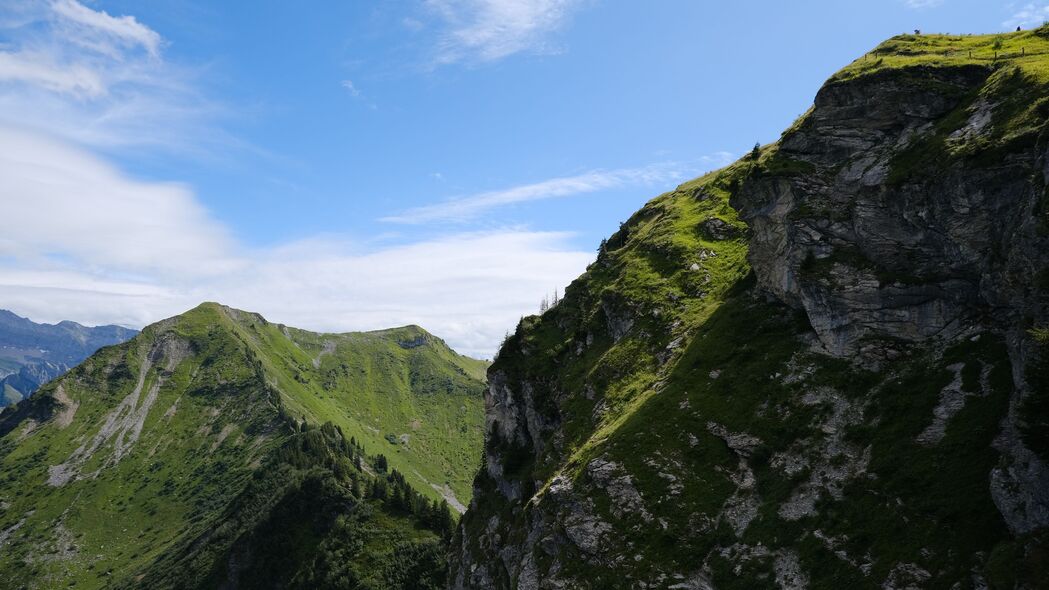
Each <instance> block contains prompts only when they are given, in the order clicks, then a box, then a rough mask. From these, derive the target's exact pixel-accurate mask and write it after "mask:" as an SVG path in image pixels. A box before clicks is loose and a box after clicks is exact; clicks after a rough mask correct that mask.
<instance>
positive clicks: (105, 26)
mask: <svg viewBox="0 0 1049 590" xmlns="http://www.w3.org/2000/svg"><path fill="white" fill-rule="evenodd" d="M51 9H52V10H53V11H54V13H55V15H57V16H59V17H61V24H62V25H63V26H65V27H67V28H81V29H82V31H81V32H80V34H79V35H77V36H75V37H74V38H73V40H74V41H76V42H80V43H85V42H86V43H89V45H88V46H89V47H91V48H92V49H95V50H102V51H105V52H107V53H109V54H110V55H114V56H119V55H120V52H119V51H116V48H115V47H113V46H114V45H116V46H122V47H134V46H140V47H142V48H143V49H145V50H146V51H147V52H148V53H149V54H150V55H152V56H157V55H158V54H159V52H160V42H161V38H160V35H159V34H158V33H157V32H156V31H154V30H153V29H150V28H149V27H147V26H145V25H143V24H142V23H140V22H138V20H136V19H135V17H133V16H120V17H114V16H110V15H109V14H108V13H106V12H105V11H96V10H91V9H90V8H88V7H86V6H84V5H83V4H80V3H79V2H77V1H76V0H57V1H55V2H53V3H52V4H51ZM107 44H112V45H110V46H109V47H108V48H107ZM107 49H108V50H107Z"/></svg>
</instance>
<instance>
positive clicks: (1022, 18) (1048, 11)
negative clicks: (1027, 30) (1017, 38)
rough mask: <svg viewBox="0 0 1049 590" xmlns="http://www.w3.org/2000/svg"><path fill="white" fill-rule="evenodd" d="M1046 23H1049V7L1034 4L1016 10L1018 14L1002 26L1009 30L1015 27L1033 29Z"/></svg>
mask: <svg viewBox="0 0 1049 590" xmlns="http://www.w3.org/2000/svg"><path fill="white" fill-rule="evenodd" d="M1046 21H1049V5H1046V4H1035V3H1033V2H1032V3H1028V4H1025V5H1023V6H1021V7H1020V8H1018V9H1016V12H1014V13H1013V15H1012V16H1011V17H1010V18H1009V19H1008V20H1006V21H1005V22H1003V23H1002V26H1003V27H1006V28H1009V29H1012V28H1014V27H1031V26H1038V25H1041V24H1042V23H1044V22H1046Z"/></svg>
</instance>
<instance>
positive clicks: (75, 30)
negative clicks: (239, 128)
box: [0, 0, 228, 151]
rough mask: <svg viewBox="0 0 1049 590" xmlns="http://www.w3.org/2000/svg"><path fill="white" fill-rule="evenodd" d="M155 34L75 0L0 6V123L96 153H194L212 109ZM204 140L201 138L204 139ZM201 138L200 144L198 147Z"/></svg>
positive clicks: (215, 138)
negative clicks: (107, 150) (102, 150)
mask: <svg viewBox="0 0 1049 590" xmlns="http://www.w3.org/2000/svg"><path fill="white" fill-rule="evenodd" d="M163 45H164V41H163V39H162V38H161V36H160V34H159V33H157V32H156V31H154V30H152V29H150V28H149V27H147V26H146V25H144V24H142V23H141V22H139V21H138V20H136V19H135V18H134V17H131V16H111V15H109V14H107V13H106V12H103V11H97V10H93V9H91V8H89V7H87V6H85V5H83V4H81V3H79V2H76V1H75V0H55V1H53V2H48V1H44V0H30V1H26V2H9V3H3V4H2V5H0V123H7V124H9V125H18V126H21V127H28V128H34V129H38V130H42V131H45V132H47V133H48V134H51V135H54V136H58V137H63V138H66V139H69V140H72V141H75V142H78V143H81V144H85V145H90V146H95V147H104V148H127V147H140V146H151V147H155V148H163V149H165V150H171V151H178V150H195V151H201V150H203V147H202V144H204V145H207V143H208V142H211V143H218V142H222V141H228V138H227V137H225V136H224V135H223V134H221V133H217V134H216V133H215V132H214V126H213V125H211V123H212V122H213V119H214V118H215V117H216V116H217V115H218V114H220V111H221V109H219V108H218V107H217V106H216V105H214V104H212V103H210V102H209V101H207V100H205V99H204V98H203V97H202V96H201V95H200V94H199V93H198V92H196V90H195V89H194V87H193V86H194V84H193V81H194V75H193V73H192V72H190V71H189V70H186V69H184V68H181V67H178V66H176V65H173V64H171V63H169V62H167V61H166V60H164V59H163V57H162V55H161V49H162V47H163ZM204 138H206V139H204ZM202 139H204V140H203V141H202Z"/></svg>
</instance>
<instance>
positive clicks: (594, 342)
mask: <svg viewBox="0 0 1049 590" xmlns="http://www.w3.org/2000/svg"><path fill="white" fill-rule="evenodd" d="M1009 43H1010V42H1009V41H1005V42H1004V44H1005V47H1006V48H1008V47H1010V44H1009ZM915 59H918V58H915ZM900 65H901V67H902V66H904V65H905V64H904V63H903V62H902V61H901V63H900ZM1003 72H1005V71H1004V70H1003ZM868 73H870V72H868ZM996 75H997V74H996ZM1012 75H1013V74H1011V73H1009V72H1005V73H1004V74H1002V76H1003V78H1002V82H1005V81H1007V80H1008V76H1012ZM997 83H999V81H998V79H997V78H993V77H992V80H991V81H990V82H989V84H991V85H994V84H997ZM1025 83H1026V82H1025ZM992 91H993V92H1003V91H1001V90H992ZM1039 92H1041V91H1040V90H1039ZM973 100H975V98H973ZM1024 116H1025V115H1022V113H1021V114H1016V113H1013V114H1009V115H1007V116H1006V118H1005V119H995V120H994V122H993V123H992V124H996V125H997V124H998V123H999V122H1000V121H1008V124H1009V125H1012V126H1014V128H1015V125H1017V124H1019V123H1018V121H1021V120H1023V117H1024ZM961 123H964V120H961V122H960V123H959V124H961ZM953 124H954V123H951V125H953ZM800 125H804V123H801V124H800ZM951 131H953V129H952V130H951ZM936 133H937V134H941V135H942V138H943V139H944V140H945V139H946V137H947V135H949V133H948V131H947V129H946V128H945V129H944V130H938V131H936ZM997 137H1005V135H998V136H997ZM916 151H920V150H916ZM933 170H937V168H933ZM813 172H815V168H814V167H813V166H812V165H811V164H808V163H805V162H801V161H796V160H792V159H789V158H787V157H785V156H784V155H782V154H781V153H780V152H779V149H778V146H776V145H772V146H766V147H764V148H762V149H761V150H760V153H758V154H751V155H750V156H749V157H747V158H744V159H743V160H741V161H740V162H738V163H736V164H734V165H732V166H730V167H728V168H726V169H724V170H721V171H718V172H714V173H711V174H708V175H707V176H704V177H702V178H700V179H697V180H695V181H692V182H689V183H686V184H684V185H682V186H680V187H678V189H677V190H675V191H673V192H671V193H667V194H664V195H661V196H659V197H657V198H655V199H653V200H652V201H650V202H649V203H648V204H646V205H645V206H644V207H643V208H642V209H641V210H640V211H638V212H637V213H636V214H635V215H633V216H632V217H631V218H630V219H629V220H628V221H627V222H626V223H624V224H623V225H622V227H621V228H620V230H619V231H618V232H617V233H616V234H614V235H613V236H611V237H610V238H609V239H608V240H607V241H606V242H605V243H604V244H603V246H602V248H601V250H600V252H599V255H598V259H597V261H596V262H595V263H594V264H593V265H592V266H591V267H590V268H589V269H588V270H587V272H586V273H585V274H584V275H583V276H582V277H580V278H579V279H578V280H577V281H575V282H574V283H572V285H570V286H569V288H568V289H567V290H566V292H565V296H564V300H563V301H562V302H561V303H560V304H559V305H557V306H555V307H553V308H551V309H550V310H549V311H547V312H545V313H544V314H542V315H541V316H533V317H529V318H525V319H523V320H522V322H521V323H520V324H519V325H518V327H517V330H516V332H515V333H514V334H512V335H511V336H510V337H509V338H508V339H507V341H506V344H505V345H504V347H503V349H502V350H501V351H500V354H499V356H498V358H497V359H496V361H495V363H494V364H493V367H492V374H493V375H495V374H500V375H504V376H505V378H506V380H507V381H508V382H509V383H510V384H511V387H523V386H524V385H525V384H527V386H528V387H529V388H531V389H530V391H531V393H532V396H533V399H534V400H535V402H534V406H535V408H536V409H537V412H538V413H540V414H542V415H543V416H545V417H546V418H545V419H546V420H547V421H549V422H551V423H556V424H557V425H558V428H559V429H560V430H561V431H563V433H564V437H563V439H559V440H558V444H559V445H560V447H559V448H558V450H557V452H552V451H550V450H546V451H545V452H544V453H543V454H540V455H538V456H537V455H535V454H534V453H533V452H532V449H531V447H527V446H518V445H517V444H516V443H513V442H511V441H506V440H502V439H501V438H500V437H499V436H498V435H497V434H496V433H492V434H490V436H489V439H488V442H487V445H488V449H489V451H490V452H491V453H492V456H494V457H498V458H499V459H500V462H501V467H502V473H503V476H504V477H505V478H506V479H508V480H510V481H511V482H513V483H516V484H519V485H520V486H521V488H522V489H523V490H524V494H525V498H526V499H527V501H526V503H525V506H526V509H525V510H520V508H519V507H518V506H517V505H516V504H515V503H513V502H510V501H507V500H506V499H505V497H504V496H503V495H502V494H501V493H500V492H499V491H497V487H496V485H497V482H496V481H495V480H493V479H492V477H491V476H490V475H489V474H488V473H487V472H485V471H482V472H481V473H480V474H479V475H478V478H477V483H476V485H477V490H478V494H479V495H478V498H477V500H478V508H477V511H476V513H475V512H473V511H471V512H470V513H468V514H467V515H466V517H465V520H464V526H463V530H462V534H463V537H464V540H465V543H466V545H467V546H468V547H469V548H470V549H471V551H473V552H475V555H485V553H484V551H483V550H482V549H481V548H480V547H479V546H478V545H477V544H476V543H475V542H474V539H476V538H478V537H480V536H482V535H483V534H484V531H485V527H487V526H489V522H490V520H489V519H491V518H492V517H493V516H495V517H498V521H499V522H501V523H503V526H502V528H501V529H500V534H501V535H506V536H507V537H509V539H508V540H506V541H504V542H505V543H507V544H515V543H518V544H523V543H524V539H523V537H521V534H522V533H521V532H520V531H522V530H526V529H527V526H528V525H527V523H528V522H529V519H531V518H534V517H533V516H531V515H530V514H529V512H528V510H529V509H530V510H538V511H543V510H553V509H555V508H552V507H550V505H549V504H547V502H548V500H547V495H548V494H549V493H551V484H552V483H553V481H554V478H555V477H557V476H560V477H563V478H566V479H567V480H569V481H570V482H571V483H572V487H573V489H574V490H576V492H575V493H576V494H578V497H584V498H587V499H588V500H589V501H592V502H593V512H594V515H595V518H596V519H598V520H599V521H601V522H603V523H607V524H608V525H610V526H611V527H612V530H611V532H609V533H608V534H607V535H606V537H605V538H606V539H609V540H610V541H608V543H607V545H605V547H606V548H607V549H606V550H603V552H602V553H600V555H599V556H598V557H595V556H591V555H579V554H578V553H577V552H578V549H577V548H575V546H573V545H571V544H565V545H563V546H562V550H563V551H565V553H564V554H562V555H557V556H551V555H549V554H547V553H546V552H544V551H539V550H535V551H533V552H532V558H533V559H534V560H535V561H536V562H537V563H538V564H539V567H540V571H544V570H543V567H546V566H548V565H549V564H550V563H552V560H553V559H555V558H556V559H557V562H558V564H559V567H560V569H559V571H558V574H559V575H560V576H564V577H566V578H567V579H575V580H586V581H587V582H588V583H589V584H591V585H592V586H591V587H595V588H599V587H611V586H615V585H619V584H622V583H623V580H624V579H627V580H636V581H642V580H647V581H651V580H654V579H659V576H660V575H661V574H663V573H666V572H690V571H696V570H697V568H698V567H699V564H700V563H702V562H704V560H705V561H706V563H707V564H708V565H709V566H710V568H711V570H712V571H711V573H712V575H713V580H712V582H713V584H714V585H715V586H716V587H718V588H755V587H771V586H773V585H774V584H775V582H774V577H775V575H776V572H775V567H774V562H775V560H776V558H777V555H779V553H777V552H781V551H784V552H790V554H791V555H793V556H796V558H797V560H798V563H799V565H800V567H801V569H802V570H803V571H805V572H807V575H808V576H809V578H810V580H809V581H810V583H811V587H813V588H828V589H829V588H840V587H843V586H845V585H848V586H850V587H857V588H872V589H873V588H878V587H881V584H882V582H883V581H884V580H886V579H887V578H888V577H889V575H890V574H891V572H892V571H893V569H894V568H895V567H897V566H898V565H899V564H900V563H901V562H904V561H906V562H913V563H915V564H916V566H917V567H920V568H922V569H923V570H925V571H928V572H935V576H934V580H935V583H934V584H932V585H930V586H929V587H932V588H941V587H942V588H951V587H953V586H952V584H954V582H956V581H959V580H965V582H964V583H968V581H969V580H971V576H972V572H973V571H977V572H981V575H984V576H986V577H988V578H990V577H992V575H993V574H994V572H992V571H991V570H992V569H993V568H1001V567H1002V564H1003V563H1007V564H1009V567H1012V568H1013V571H1014V572H1019V571H1030V572H1040V571H1044V565H1041V564H1043V563H1044V561H1041V562H1040V561H1039V559H1043V558H1041V557H1038V556H1037V555H1033V554H1025V555H1013V554H1008V553H1007V551H1006V550H1007V549H1008V548H1009V547H1013V549H1012V550H1014V551H1015V546H1014V545H1010V543H1012V542H1013V541H1012V539H1011V537H1010V535H1009V533H1008V531H1007V530H1006V528H1005V525H1004V522H1003V521H1002V519H1001V517H1000V514H999V512H998V510H997V508H996V507H995V505H994V503H993V501H992V499H991V495H990V489H989V486H988V484H987V478H988V473H989V472H990V471H991V469H992V468H993V467H995V466H996V465H997V464H998V461H999V454H998V452H997V451H996V450H994V448H993V447H992V444H991V442H992V440H993V439H994V437H995V436H996V435H997V434H998V432H999V424H1000V422H1001V420H1002V419H1003V418H1004V417H1005V415H1006V413H1007V411H1008V401H1009V398H1010V396H1011V394H1012V392H1013V383H1012V375H1011V365H1010V362H1009V358H1008V355H1007V353H1006V347H1005V344H1004V342H1003V340H1002V339H1001V338H1000V337H999V336H997V335H994V334H991V333H985V334H981V335H980V336H979V337H977V338H974V339H973V340H967V341H964V342H963V343H962V344H958V345H955V346H952V347H950V348H948V349H946V350H942V349H939V348H938V347H936V346H930V347H928V348H921V347H917V346H915V347H911V348H910V349H909V353H908V355H907V358H903V359H899V360H898V361H894V362H892V363H890V364H888V366H887V367H886V368H884V369H880V370H870V369H867V368H863V367H861V366H857V365H853V364H851V363H849V362H848V361H844V360H835V359H831V358H828V357H825V356H822V355H819V354H816V353H815V352H812V351H811V349H810V346H809V344H808V343H807V341H806V338H807V337H809V336H808V335H810V334H811V332H810V330H811V329H810V327H809V326H808V324H807V322H806V320H805V318H804V316H803V315H801V314H799V313H798V312H796V311H794V310H791V309H788V308H786V307H784V306H782V305H778V304H773V303H769V302H767V301H766V300H765V298H764V297H763V296H762V295H761V294H760V293H757V292H756V289H755V288H754V287H755V286H754V280H753V277H752V276H751V275H750V272H749V267H748V264H747V261H746V258H745V254H746V241H745V235H746V232H745V228H744V226H743V224H742V223H741V222H740V220H739V219H738V217H737V216H736V213H735V211H734V210H733V209H732V208H731V207H730V205H729V201H730V199H731V198H732V196H733V194H734V193H735V192H736V191H738V190H740V187H742V186H743V185H744V183H745V182H746V181H747V180H748V179H751V178H753V177H761V176H777V177H788V176H795V175H806V174H811V173H813ZM912 173H914V172H913V171H911V172H907V175H911V174H912ZM814 214H818V212H814ZM711 220H718V221H719V222H723V223H725V224H727V225H728V226H730V227H733V228H737V229H738V232H737V233H735V234H733V236H734V237H731V238H728V239H722V240H709V239H707V237H706V236H708V235H709V234H708V233H706V232H704V231H702V228H703V227H704V224H709V223H710V221H711ZM836 263H843V264H848V265H852V266H859V267H862V268H871V270H872V271H873V272H874V273H875V274H876V276H877V277H878V278H879V280H881V281H882V282H883V283H894V282H904V283H906V282H925V281H926V280H928V279H927V278H926V279H922V278H920V277H912V276H908V275H904V274H901V273H890V272H888V271H886V270H884V269H880V268H878V267H877V266H876V265H874V264H873V263H872V262H871V261H869V260H868V259H867V258H866V257H865V256H864V255H863V254H862V253H861V252H859V251H855V250H849V249H847V248H841V249H836V250H835V252H834V254H832V256H830V257H828V258H826V259H819V260H817V259H813V260H810V261H807V262H806V263H805V264H804V265H803V267H802V269H801V271H802V273H803V274H805V275H807V276H808V277H809V278H812V277H814V276H815V277H824V278H825V277H827V276H829V272H830V269H831V267H832V266H833V265H834V264H836ZM1033 335H1034V336H1035V337H1036V338H1045V339H1049V337H1046V336H1044V335H1042V334H1041V332H1035V333H1033ZM872 344H876V343H872ZM956 379H957V380H958V382H959V383H960V384H959V385H957V387H959V388H960V390H959V391H960V393H959V394H958V395H961V396H963V398H964V403H963V404H962V406H961V408H960V409H958V410H957V411H956V412H954V413H952V414H950V415H949V416H948V418H945V419H944V420H943V423H942V424H941V425H940V426H939V427H938V428H939V430H937V422H936V420H937V418H936V416H937V415H938V414H937V411H942V410H937V408H938V406H939V405H940V404H941V403H942V396H944V395H947V393H944V392H948V391H952V390H951V388H953V387H955V386H956V385H955V380H956ZM1047 383H1049V381H1047ZM1036 387H1041V388H1042V390H1043V391H1049V387H1046V386H1043V385H1038V386H1036ZM952 395H953V394H952ZM1032 415H1038V416H1045V415H1049V412H1046V411H1045V410H1044V409H1041V408H1036V409H1034V410H1032ZM1046 431H1049V428H1047V427H1046V426H1045V425H1044V424H1043V423H1041V422H1039V423H1037V424H1034V423H1032V428H1031V429H1030V433H1032V435H1033V433H1035V432H1038V433H1044V432H1046ZM928 432H932V433H933V434H928ZM735 435H739V436H742V437H743V440H748V441H751V442H749V443H747V445H749V446H747V447H746V448H734V447H732V446H730V445H729V443H728V440H729V439H730V438H731V437H732V436H735ZM546 448H547V449H548V448H549V447H546ZM595 460H600V461H603V462H609V463H611V464H613V465H615V466H617V467H616V468H617V469H619V470H620V471H617V473H621V474H629V482H630V485H631V486H633V488H634V489H636V491H637V493H638V496H639V497H640V498H641V499H642V501H643V505H644V511H641V510H638V509H631V510H625V509H624V508H623V505H622V502H623V500H622V498H617V497H615V496H614V495H613V493H612V492H609V491H608V489H607V487H606V486H605V485H601V484H599V482H596V481H594V479H593V476H592V474H591V472H590V471H589V470H588V466H590V465H592V464H593V462H594V461H595ZM750 476H752V477H753V478H754V484H753V487H752V488H749V490H750V491H746V492H740V491H739V490H740V481H743V480H745V479H746V478H747V477H750ZM536 480H538V481H539V482H541V483H540V486H539V487H538V488H535V487H534V485H533V482H534V481H536ZM740 494H741V495H740ZM529 497H531V499H528V498H529ZM806 498H809V499H806ZM555 502H556V501H555ZM733 502H739V503H740V505H741V506H752V509H753V514H752V515H751V516H749V517H747V518H746V519H744V520H741V521H739V522H736V523H734V522H733V521H732V520H731V518H730V516H727V515H729V514H732V511H730V510H728V508H727V506H729V505H731V504H732V503H733ZM748 502H750V503H752V504H747V503H748ZM555 506H556V504H555ZM784 506H790V507H793V508H791V509H789V510H786V509H784ZM741 510H742V509H741ZM744 512H745V511H744ZM546 516H547V517H549V514H547V515H546ZM622 540H628V541H622ZM525 547H526V548H527V545H525ZM746 548H749V549H746ZM744 549H746V550H747V551H750V552H751V553H748V554H744V553H739V552H741V551H744ZM995 552H997V553H995ZM991 554H996V555H997V557H996V558H995V560H990V561H989V560H986V559H985V558H984V556H987V555H991ZM916 560H917V561H916ZM1040 568H1042V569H1040ZM496 575H505V572H501V570H499V569H496ZM1017 575H1020V574H1017ZM1031 575H1035V574H1022V576H1027V577H1026V578H1025V579H1038V578H1036V577H1030V576H1031ZM1013 579H1018V578H1015V577H1014V578H1013ZM963 587H964V586H963ZM1003 587H1007V586H1003Z"/></svg>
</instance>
